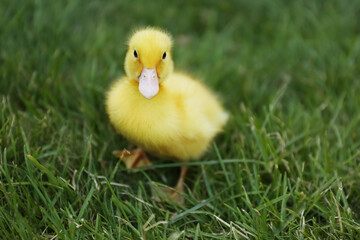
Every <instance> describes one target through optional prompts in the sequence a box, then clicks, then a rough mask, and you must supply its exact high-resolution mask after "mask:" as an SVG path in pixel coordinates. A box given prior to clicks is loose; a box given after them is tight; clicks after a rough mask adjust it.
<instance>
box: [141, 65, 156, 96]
mask: <svg viewBox="0 0 360 240" xmlns="http://www.w3.org/2000/svg"><path fill="white" fill-rule="evenodd" d="M139 91H140V93H141V94H142V95H143V96H144V97H146V98H147V99H152V98H153V97H155V95H156V94H158V92H159V78H158V75H157V72H156V67H155V68H152V69H149V68H145V67H144V68H143V70H142V72H141V75H140V77H139Z"/></svg>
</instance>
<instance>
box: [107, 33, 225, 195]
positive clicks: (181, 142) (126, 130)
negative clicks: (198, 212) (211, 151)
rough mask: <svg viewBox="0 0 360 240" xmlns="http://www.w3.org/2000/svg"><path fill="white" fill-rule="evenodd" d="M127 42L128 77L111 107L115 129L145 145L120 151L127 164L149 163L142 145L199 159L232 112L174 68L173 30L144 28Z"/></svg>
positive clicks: (114, 92) (114, 90) (112, 93)
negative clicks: (172, 56) (170, 34)
mask: <svg viewBox="0 0 360 240" xmlns="http://www.w3.org/2000/svg"><path fill="white" fill-rule="evenodd" d="M128 47H129V48H128V51H127V54H126V57H125V72H126V76H124V77H122V78H121V79H119V80H118V81H116V82H115V84H113V86H112V87H111V88H110V90H109V92H108V94H107V100H106V107H107V113H108V115H109V118H110V122H111V123H112V124H113V125H114V127H115V129H116V130H117V131H118V132H119V133H120V134H122V135H123V136H124V137H125V138H127V139H128V140H129V141H131V142H133V143H135V144H136V145H138V146H139V147H140V149H136V150H134V151H130V152H129V151H127V152H124V151H117V152H116V155H118V156H122V157H124V155H126V158H125V159H126V163H125V164H126V165H127V167H135V166H140V165H148V164H149V161H148V160H147V158H146V155H145V154H144V152H143V151H142V150H141V149H144V150H145V151H147V152H149V153H152V154H154V155H158V156H168V157H173V158H175V159H177V160H178V161H182V162H187V161H190V160H193V159H197V158H199V157H200V156H201V155H202V154H203V153H204V152H205V151H206V149H207V148H208V146H209V144H210V142H211V141H212V139H213V138H214V137H215V135H216V134H217V133H219V132H220V131H221V130H222V128H223V127H224V125H225V123H226V121H227V119H228V114H227V113H226V112H225V111H224V109H223V108H222V106H221V105H220V103H219V101H218V100H217V98H216V96H215V95H214V94H213V93H212V92H211V91H210V90H209V89H208V88H207V87H205V86H204V85H203V84H202V83H201V82H200V81H198V80H196V79H194V78H192V77H190V76H187V75H185V74H181V73H176V72H173V61H172V59H171V47H172V39H171V37H170V36H169V34H167V33H166V32H164V31H162V30H160V29H156V28H150V27H149V28H145V29H142V30H139V31H136V32H135V33H134V34H133V35H132V37H131V38H130V41H129V43H128ZM186 171H187V167H182V168H181V174H180V178H179V181H178V184H177V185H176V187H175V190H176V191H175V192H173V193H171V194H170V197H171V198H172V199H173V200H176V199H178V193H179V192H182V191H183V185H184V178H185V174H186ZM180 201H181V200H180Z"/></svg>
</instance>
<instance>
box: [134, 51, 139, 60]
mask: <svg viewBox="0 0 360 240" xmlns="http://www.w3.org/2000/svg"><path fill="white" fill-rule="evenodd" d="M134 57H135V58H137V57H138V54H137V51H136V49H135V50H134Z"/></svg>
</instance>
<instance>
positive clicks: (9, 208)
mask: <svg viewBox="0 0 360 240" xmlns="http://www.w3.org/2000/svg"><path fill="white" fill-rule="evenodd" d="M359 16H360V2H359V1H356V0H350V1H337V0H330V1H285V0H273V1H260V0H254V1H208V2H201V1H190V0H185V1H179V2H178V3H175V2H174V3H170V2H169V1H158V2H154V1H148V2H147V3H145V1H144V2H143V1H138V0H133V1H110V0H106V1H85V0H73V1H45V0H38V1H30V0H29V1H11V0H5V1H1V3H0V44H1V45H0V101H1V105H0V235H1V236H2V237H3V238H4V239H51V238H57V239H93V238H95V239H140V238H142V239H359V238H360V233H359V232H360V205H359V202H360V188H359V185H360V127H359V126H360V94H359V93H360V57H359V54H360V28H359V26H360V18H359ZM148 25H150V26H158V27H162V28H165V29H167V30H168V31H169V32H171V33H172V35H173V37H174V40H175V42H174V54H173V55H174V61H175V68H176V69H178V70H182V71H185V72H187V73H189V74H192V75H194V76H196V77H198V78H201V79H202V80H203V81H204V82H206V84H207V85H208V86H209V87H210V88H212V89H214V90H216V92H218V94H219V95H220V96H221V98H222V101H223V103H224V106H225V107H226V109H228V111H229V113H230V114H231V119H230V121H229V123H228V125H227V127H226V129H225V130H224V132H223V134H221V135H219V136H218V137H217V138H216V140H215V142H214V144H212V145H211V147H210V148H209V150H208V152H207V153H206V155H204V156H203V157H202V158H201V159H199V160H197V161H195V162H193V163H192V166H191V167H190V171H189V174H188V177H187V179H186V194H185V199H186V203H185V204H184V205H182V206H181V205H176V204H172V203H166V202H157V201H156V199H155V197H154V195H153V192H152V191H153V188H152V186H153V185H154V183H157V184H164V185H173V184H175V182H176V178H177V174H178V172H179V164H178V163H172V162H171V159H158V158H156V157H153V158H152V160H153V162H154V163H155V165H154V166H152V168H151V169H141V170H140V171H138V172H128V171H127V170H126V168H125V166H124V165H123V164H122V163H121V162H120V161H118V159H116V158H115V157H114V156H113V155H112V151H113V150H114V149H119V148H129V149H131V148H134V147H135V146H133V145H132V144H131V143H129V142H128V141H126V140H125V139H123V138H122V137H121V136H119V135H117V134H116V133H115V132H114V129H113V128H112V126H111V125H110V123H109V121H108V118H107V116H106V114H105V110H104V96H105V92H106V90H107V89H108V88H109V86H110V84H111V83H112V82H113V81H114V80H115V79H116V78H118V77H120V76H122V75H123V74H124V70H123V59H124V56H125V51H126V41H127V38H128V36H129V35H130V34H131V32H132V31H133V30H134V29H136V28H138V27H142V26H148Z"/></svg>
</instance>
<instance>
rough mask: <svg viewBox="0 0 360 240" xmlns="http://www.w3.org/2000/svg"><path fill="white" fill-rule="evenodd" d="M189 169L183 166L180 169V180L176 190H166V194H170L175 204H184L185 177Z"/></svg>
mask: <svg viewBox="0 0 360 240" xmlns="http://www.w3.org/2000/svg"><path fill="white" fill-rule="evenodd" d="M187 170H188V167H187V166H182V167H181V169H180V177H179V180H178V182H177V184H176V186H175V187H174V189H173V190H172V189H171V190H170V189H166V193H167V194H168V196H169V198H170V199H171V200H173V201H174V202H177V203H180V204H183V203H184V201H185V200H184V197H183V196H182V194H183V192H184V182H185V176H186V173H187Z"/></svg>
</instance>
